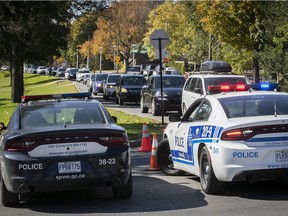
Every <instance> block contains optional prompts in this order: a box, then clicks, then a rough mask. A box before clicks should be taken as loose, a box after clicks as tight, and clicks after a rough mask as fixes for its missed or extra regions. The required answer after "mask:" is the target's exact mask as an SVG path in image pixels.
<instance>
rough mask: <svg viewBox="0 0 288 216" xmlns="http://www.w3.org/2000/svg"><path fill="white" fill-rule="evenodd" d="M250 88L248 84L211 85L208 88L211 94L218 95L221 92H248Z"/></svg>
mask: <svg viewBox="0 0 288 216" xmlns="http://www.w3.org/2000/svg"><path fill="white" fill-rule="evenodd" d="M249 88H250V86H249V85H247V84H237V85H210V86H208V92H209V94H217V93H220V92H229V91H247V90H249Z"/></svg>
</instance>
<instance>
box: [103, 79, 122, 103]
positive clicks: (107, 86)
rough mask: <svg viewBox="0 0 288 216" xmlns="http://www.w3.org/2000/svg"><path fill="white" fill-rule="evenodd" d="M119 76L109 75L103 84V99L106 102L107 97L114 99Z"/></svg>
mask: <svg viewBox="0 0 288 216" xmlns="http://www.w3.org/2000/svg"><path fill="white" fill-rule="evenodd" d="M120 76H121V75H120V74H109V75H108V76H107V79H106V80H104V82H103V98H104V99H105V100H108V99H109V97H115V95H116V94H115V93H116V91H115V86H116V82H117V80H118V79H119V78H120Z"/></svg>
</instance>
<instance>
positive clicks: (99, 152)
mask: <svg viewBox="0 0 288 216" xmlns="http://www.w3.org/2000/svg"><path fill="white" fill-rule="evenodd" d="M90 95H91V93H77V94H61V95H40V96H24V97H22V99H23V102H22V103H21V104H19V105H18V106H17V107H16V109H15V111H14V113H13V114H12V116H11V119H10V120H9V124H8V125H7V126H4V125H3V123H2V124H1V127H2V128H1V129H2V130H3V132H2V134H1V136H0V145H1V150H0V162H1V170H0V171H1V201H2V204H3V205H4V206H14V205H17V204H18V203H19V194H23V193H30V192H34V191H35V192H53V191H65V190H80V189H87V188H93V187H97V186H105V187H111V188H112V192H113V195H114V197H115V198H121V199H122V198H129V197H130V196H131V195H132V174H131V162H130V147H129V140H128V136H127V133H126V131H125V129H124V128H123V127H120V126H119V125H117V124H116V123H115V122H116V117H111V116H110V115H109V113H108V112H107V110H106V109H105V107H104V106H103V104H101V103H100V102H99V101H97V100H92V99H89V97H90ZM78 97H80V98H78ZM83 97H84V98H83Z"/></svg>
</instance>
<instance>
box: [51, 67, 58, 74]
mask: <svg viewBox="0 0 288 216" xmlns="http://www.w3.org/2000/svg"><path fill="white" fill-rule="evenodd" d="M57 69H58V67H52V76H56V73H57Z"/></svg>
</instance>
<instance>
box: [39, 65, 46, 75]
mask: <svg viewBox="0 0 288 216" xmlns="http://www.w3.org/2000/svg"><path fill="white" fill-rule="evenodd" d="M37 74H46V67H45V66H39V67H38V68H37Z"/></svg>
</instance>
